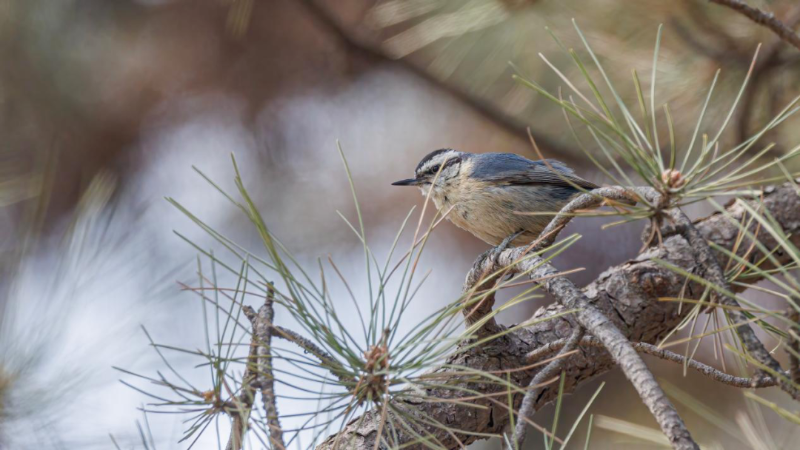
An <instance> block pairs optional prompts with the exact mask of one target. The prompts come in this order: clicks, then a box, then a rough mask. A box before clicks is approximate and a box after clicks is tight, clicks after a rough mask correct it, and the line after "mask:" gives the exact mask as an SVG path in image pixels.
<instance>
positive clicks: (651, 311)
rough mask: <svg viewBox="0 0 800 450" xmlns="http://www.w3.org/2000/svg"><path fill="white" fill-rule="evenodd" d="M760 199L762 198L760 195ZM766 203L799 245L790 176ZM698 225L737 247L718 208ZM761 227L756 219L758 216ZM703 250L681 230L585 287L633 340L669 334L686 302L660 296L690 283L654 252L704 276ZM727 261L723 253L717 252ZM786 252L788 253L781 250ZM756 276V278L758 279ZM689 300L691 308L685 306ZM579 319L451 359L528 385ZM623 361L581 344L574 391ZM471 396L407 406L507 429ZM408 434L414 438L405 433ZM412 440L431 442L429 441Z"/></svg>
mask: <svg viewBox="0 0 800 450" xmlns="http://www.w3.org/2000/svg"><path fill="white" fill-rule="evenodd" d="M752 201H753V202H757V201H758V200H757V199H754V200H752ZM763 202H764V208H765V209H766V210H767V211H768V212H769V213H770V214H772V216H773V217H774V218H775V219H776V220H777V222H778V223H779V224H780V225H781V226H782V227H783V229H784V231H786V232H787V233H788V234H790V236H791V237H792V240H793V243H794V244H795V245H800V196H798V193H797V192H796V191H795V190H794V188H793V187H792V186H791V185H790V184H786V185H782V186H779V187H770V188H767V189H765V191H764V200H763ZM728 212H729V213H730V214H731V215H732V217H733V218H734V219H735V220H737V221H740V220H741V218H742V217H743V216H744V215H745V214H746V211H745V210H744V208H742V207H741V206H740V205H738V204H731V205H728ZM695 226H696V229H697V231H698V232H699V233H700V234H701V235H702V236H703V238H704V239H706V240H709V241H712V242H714V243H715V244H717V245H719V246H721V247H723V248H726V249H729V250H733V249H734V244H735V241H736V238H737V235H738V233H739V230H738V228H737V226H736V225H735V224H734V223H732V222H731V221H730V219H728V218H727V217H725V216H724V215H722V214H714V215H712V216H710V217H707V218H705V219H701V220H699V221H697V222H696V223H695ZM753 227H754V228H755V224H753ZM758 238H759V239H760V240H761V242H762V243H763V244H764V245H765V246H766V248H773V247H774V246H775V244H776V242H775V241H774V240H773V239H772V238H771V237H770V236H768V235H767V233H760V234H759V235H758ZM748 247H749V245H740V246H739V247H738V251H739V252H740V253H741V254H744V253H745V252H746V251H747V248H748ZM519 251H520V250H519V249H510V250H506V251H505V252H503V253H502V254H501V256H500V258H499V263H500V264H509V263H510V262H512V261H514V259H515V258H516V257H518V256H519V255H518V254H517V253H518V252H519ZM755 253H756V254H755V255H751V257H752V258H754V260H757V259H758V258H760V255H759V254H758V252H755ZM696 255H697V252H695V251H694V249H693V248H692V247H691V245H689V243H688V242H687V241H686V239H685V238H684V237H682V236H681V235H672V236H668V237H666V238H665V239H664V242H663V245H662V246H660V247H652V248H649V249H647V250H646V251H644V252H643V253H641V254H639V255H638V256H637V257H636V258H635V259H633V260H630V261H628V262H626V263H623V264H621V265H618V266H615V267H612V268H609V269H608V270H606V271H605V272H603V273H602V274H601V275H600V276H599V277H598V278H597V279H596V280H595V281H593V282H592V283H590V284H589V285H588V286H586V287H585V288H583V293H584V294H585V296H586V298H587V299H588V301H589V303H590V304H591V305H592V306H593V308H596V309H597V310H599V311H600V312H602V313H603V314H604V315H605V316H606V317H608V318H610V319H611V321H612V322H613V323H614V325H616V327H617V328H618V329H619V330H620V331H621V332H622V334H623V335H624V336H625V337H626V338H627V339H628V340H629V341H632V342H645V343H655V342H656V341H658V340H659V339H660V338H663V337H664V336H665V335H666V334H667V333H668V332H669V331H670V330H671V329H672V328H673V327H674V326H675V325H677V324H678V323H679V321H680V320H681V314H680V312H679V308H678V305H677V304H676V303H674V302H662V301H659V298H663V297H677V296H679V295H680V293H681V292H680V291H681V290H682V288H683V286H684V285H685V281H686V280H685V279H684V277H682V276H680V275H678V274H676V273H674V272H672V271H670V270H669V269H667V268H665V267H664V266H663V265H659V264H657V263H655V262H654V261H653V260H655V259H659V260H663V261H666V262H668V263H670V264H672V265H674V266H677V267H680V268H682V269H683V270H686V271H688V272H691V273H695V274H697V275H699V276H704V275H705V274H704V273H703V270H704V269H703V267H705V266H704V265H703V264H702V262H701V261H698V260H697V256H696ZM715 256H716V257H717V258H718V259H719V261H727V259H726V258H725V257H724V255H722V254H716V255H715ZM778 257H779V258H785V255H782V254H781V255H778ZM751 281H753V282H755V281H756V280H751ZM702 292H703V288H702V286H700V285H698V284H695V283H688V285H687V288H686V290H685V296H686V297H689V298H695V299H697V298H699V297H700V295H701V294H702ZM688 309H689V308H683V309H682V310H683V312H684V313H686V311H687V310H688ZM565 310H566V308H565V307H564V306H561V305H558V304H551V305H548V306H546V307H542V308H540V309H539V310H538V311H536V313H535V314H534V318H545V317H549V316H553V315H556V314H560V313H563V312H564V311H565ZM572 328H573V326H572V325H571V324H570V322H569V321H568V320H567V319H565V318H563V317H559V318H556V319H553V320H549V321H545V322H541V323H537V324H536V325H533V326H531V327H527V328H523V329H520V330H518V331H515V332H513V333H509V334H507V335H504V336H502V337H500V338H497V339H496V340H494V341H491V342H489V343H487V344H486V345H484V346H480V347H473V348H470V349H468V350H466V351H464V352H456V353H454V354H453V355H452V356H451V357H450V358H449V363H451V364H457V365H463V366H467V367H470V368H473V369H476V370H480V371H503V370H511V371H512V372H510V376H511V381H513V382H514V383H516V384H517V385H518V386H527V385H528V384H529V383H530V381H531V379H532V378H533V377H534V376H535V375H536V373H537V372H538V371H540V370H542V368H541V367H537V368H533V369H530V370H515V369H519V368H521V367H524V366H526V365H529V363H528V361H527V360H526V355H527V354H528V353H530V352H532V351H534V350H537V349H539V348H541V347H545V346H547V345H548V344H551V343H553V342H555V341H558V340H562V339H566V338H567V337H569V336H570V335H571V334H572V331H573V330H572ZM614 366H615V363H614V359H613V357H612V355H611V354H609V352H607V351H606V350H604V349H602V348H595V347H580V348H579V352H578V353H577V354H574V355H572V356H570V357H569V358H568V359H567V360H566V362H565V364H564V371H565V372H566V382H565V391H566V392H572V391H574V390H575V389H576V388H577V387H579V386H580V385H581V384H583V383H585V382H586V381H588V380H590V379H592V378H593V377H595V376H597V375H599V374H602V373H605V372H607V371H609V370H610V369H611V368H613V367H614ZM468 387H469V388H470V389H474V390H479V391H481V392H485V393H491V392H495V391H497V390H498V387H497V386H495V385H490V384H483V385H482V384H480V383H472V384H470V385H469V386H468ZM556 390H557V388H554V387H552V386H551V387H548V388H546V389H543V390H542V392H541V394H540V396H539V397H538V399H537V400H536V407H535V409H537V410H538V409H539V408H541V407H542V406H543V405H545V404H547V403H549V402H551V401H553V400H554V399H555V396H556ZM428 395H430V396H431V397H439V398H450V399H455V398H459V397H465V396H467V395H468V394H466V393H465V392H463V391H460V390H445V389H442V390H437V391H431V392H428ZM521 401H522V396H521V395H518V396H517V397H516V398H515V408H518V407H519V406H520V402H521ZM466 402H468V403H472V404H478V405H481V406H484V407H485V408H483V409H477V408H472V407H468V406H464V405H463V404H454V403H452V402H442V403H429V402H419V403H415V404H412V403H405V404H404V405H403V408H404V409H405V410H407V411H409V412H411V413H417V414H425V415H427V416H428V417H431V418H433V419H435V420H437V421H439V422H441V423H443V424H446V425H449V426H452V427H454V428H457V429H462V430H466V431H470V432H481V433H496V434H499V433H502V432H503V430H504V429H505V428H506V426H507V425H508V411H507V409H506V408H505V407H504V406H503V405H502V404H498V403H497V402H493V401H492V399H490V398H481V399H472V400H466ZM379 422H380V411H368V412H367V413H366V414H365V415H364V417H363V418H357V419H354V420H353V421H351V422H350V423H349V424H348V425H347V426H346V427H345V429H344V430H342V432H341V433H342V436H341V439H340V442H348V447H349V448H355V449H373V448H375V439H376V437H377V434H378V432H377V430H378V429H379ZM428 431H429V432H431V433H432V434H433V435H435V436H436V438H437V439H438V440H439V441H440V442H441V443H443V444H444V445H445V446H447V447H450V448H457V447H458V446H459V444H458V441H456V440H455V439H454V436H451V435H450V434H448V433H447V432H446V431H443V430H435V429H430V430H428ZM455 435H456V436H455V437H457V438H458V440H459V441H460V442H461V443H463V444H468V443H471V442H473V441H475V440H476V439H479V438H478V437H476V436H470V435H466V434H459V433H455ZM400 438H401V439H404V438H405V439H409V437H407V436H400ZM333 442H334V437H333V436H332V437H330V438H329V439H327V440H326V441H325V442H323V443H322V444H321V445H320V446H318V449H331V448H333V447H332V445H333ZM409 448H423V447H422V446H421V445H416V446H411V447H409Z"/></svg>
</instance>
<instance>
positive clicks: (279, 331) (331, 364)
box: [272, 325, 356, 386]
mask: <svg viewBox="0 0 800 450" xmlns="http://www.w3.org/2000/svg"><path fill="white" fill-rule="evenodd" d="M272 329H273V330H274V331H275V332H274V333H273V334H272V336H273V337H277V338H281V339H285V340H287V341H289V342H292V343H294V344H295V345H297V346H298V347H300V348H302V349H303V350H305V351H307V352H308V353H311V354H312V355H314V356H315V357H316V358H317V359H318V360H319V362H320V363H322V366H323V367H325V368H327V369H328V370H329V371H330V372H331V373H332V374H333V375H334V376H335V377H336V378H338V379H339V381H341V382H342V384H343V385H345V386H350V385H353V386H354V385H355V383H356V381H355V380H354V379H352V378H351V377H350V376H349V375H348V371H347V370H345V369H344V368H343V367H342V365H341V364H340V363H339V361H337V360H336V359H335V358H334V357H333V356H331V355H330V354H328V352H326V351H325V350H323V349H322V348H320V347H319V346H318V345H317V344H315V343H314V342H312V341H311V340H309V339H306V338H304V337H303V336H300V335H299V334H297V333H295V332H294V331H292V330H290V329H288V328H284V327H280V326H277V325H273V326H272Z"/></svg>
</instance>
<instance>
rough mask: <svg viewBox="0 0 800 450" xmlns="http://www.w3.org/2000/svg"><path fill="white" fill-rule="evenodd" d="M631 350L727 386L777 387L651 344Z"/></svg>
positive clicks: (588, 343)
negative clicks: (680, 366) (683, 367)
mask: <svg viewBox="0 0 800 450" xmlns="http://www.w3.org/2000/svg"><path fill="white" fill-rule="evenodd" d="M567 341H568V339H559V340H558V341H553V342H550V343H549V344H548V345H547V346H545V347H541V348H538V349H536V350H535V351H533V352H531V353H529V354H528V359H529V360H530V361H531V362H535V361H538V360H539V359H541V358H545V357H547V356H549V355H550V354H552V353H555V352H557V351H558V350H559V349H561V348H564V346H565V345H566V344H567ZM580 345H581V346H584V347H598V348H604V346H603V343H602V342H600V341H599V340H597V339H596V338H593V337H591V336H587V337H585V338H583V339H581V341H580ZM633 348H634V349H636V351H637V352H639V353H645V354H648V355H652V356H655V357H657V358H660V359H663V360H665V361H672V362H674V363H677V364H686V366H687V367H689V368H691V369H694V370H696V371H698V372H700V373H701V374H703V375H705V376H707V377H709V378H711V379H712V380H714V381H719V382H720V383H723V384H727V385H729V386H733V387H738V388H766V387H772V386H777V385H778V381H777V380H776V379H775V378H772V377H757V378H745V377H737V376H735V375H731V374H728V373H725V372H723V371H721V370H718V369H715V368H713V367H711V366H709V365H708V364H703V363H701V362H699V361H696V360H694V359H687V358H686V357H685V356H683V355H679V354H677V353H675V352H672V351H669V350H667V349H663V348H658V346H656V345H653V344H648V343H646V342H634V343H633Z"/></svg>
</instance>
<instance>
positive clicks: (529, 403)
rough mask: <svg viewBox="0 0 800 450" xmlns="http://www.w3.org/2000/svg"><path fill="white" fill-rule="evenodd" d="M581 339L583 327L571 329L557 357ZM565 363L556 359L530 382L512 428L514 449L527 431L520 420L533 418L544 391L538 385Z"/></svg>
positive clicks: (568, 350)
mask: <svg viewBox="0 0 800 450" xmlns="http://www.w3.org/2000/svg"><path fill="white" fill-rule="evenodd" d="M582 337H583V327H581V326H580V325H576V326H575V327H574V328H573V329H572V335H570V337H569V338H567V339H565V340H564V345H563V347H562V348H561V351H559V352H558V355H559V356H563V355H564V354H566V353H569V352H571V351H572V350H574V349H575V347H576V346H577V345H578V342H579V341H580V340H581V338H582ZM565 362H566V358H558V357H557V358H556V359H554V360H553V361H551V362H550V363H549V364H547V366H545V368H544V369H542V370H541V371H539V373H537V374H536V376H535V377H533V379H532V380H531V383H530V385H529V389H530V390H529V391H528V392H527V393H526V394H525V397H523V398H522V405H521V406H520V407H519V414H518V419H517V424H516V427H515V428H514V437H513V438H512V441H513V442H514V444H515V448H522V443H523V442H525V434H526V432H527V430H528V427H527V426H526V425H527V424H526V422H525V420H522V419H523V418H527V419H530V418H531V416H533V413H534V412H535V411H536V409H535V407H536V400H537V399H538V398H539V396H540V395H541V394H542V390H543V389H544V386H540V385H541V384H542V383H544V382H545V381H547V380H548V379H550V378H553V377H554V376H556V375H558V373H559V372H561V369H562V368H563V367H564V364H565ZM537 386H540V387H537Z"/></svg>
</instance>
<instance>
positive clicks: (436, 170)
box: [431, 164, 439, 173]
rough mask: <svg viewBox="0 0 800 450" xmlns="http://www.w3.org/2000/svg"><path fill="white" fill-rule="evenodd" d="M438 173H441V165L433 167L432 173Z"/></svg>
mask: <svg viewBox="0 0 800 450" xmlns="http://www.w3.org/2000/svg"><path fill="white" fill-rule="evenodd" d="M438 171H439V165H438V164H437V165H435V166H433V167H431V173H436V172H438Z"/></svg>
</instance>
